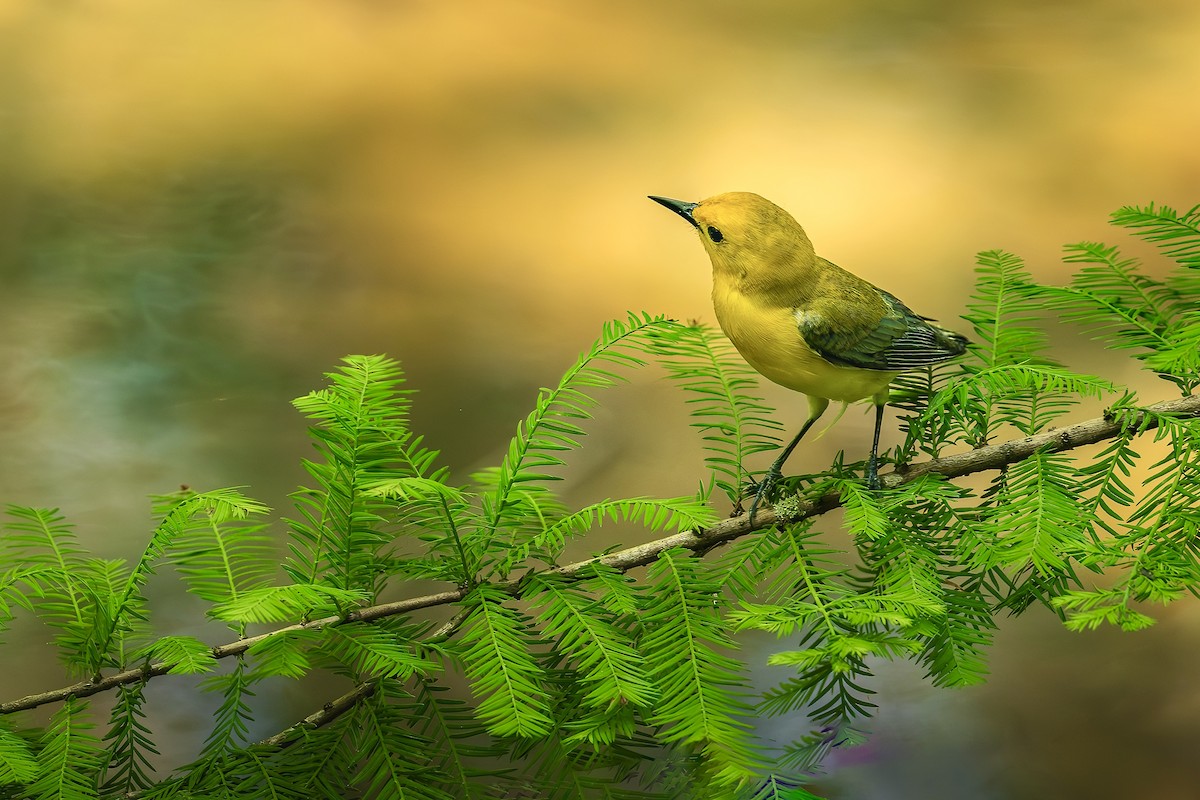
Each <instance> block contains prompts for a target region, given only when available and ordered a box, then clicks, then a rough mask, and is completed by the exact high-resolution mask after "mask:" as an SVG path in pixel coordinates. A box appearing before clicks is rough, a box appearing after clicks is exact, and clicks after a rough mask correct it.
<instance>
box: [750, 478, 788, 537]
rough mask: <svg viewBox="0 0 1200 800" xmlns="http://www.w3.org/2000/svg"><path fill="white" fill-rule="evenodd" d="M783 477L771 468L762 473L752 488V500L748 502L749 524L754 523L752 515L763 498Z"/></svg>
mask: <svg viewBox="0 0 1200 800" xmlns="http://www.w3.org/2000/svg"><path fill="white" fill-rule="evenodd" d="M781 478H783V474H782V473H781V472H780V471H779V470H777V469H772V470H769V471H768V472H767V474H766V475H763V477H762V480H761V481H759V482H758V486H757V487H756V488H755V490H754V502H753V503H751V504H750V524H751V525H753V524H754V515H755V514H756V513H757V512H758V507H759V506H760V505H762V502H763V500H765V499H766V498H767V495H769V494H770V492H771V490H772V489H774V488H775V484H777V483H779V481H780V479H781Z"/></svg>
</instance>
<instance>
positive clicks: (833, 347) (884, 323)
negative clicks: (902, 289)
mask: <svg viewBox="0 0 1200 800" xmlns="http://www.w3.org/2000/svg"><path fill="white" fill-rule="evenodd" d="M877 291H879V295H880V297H881V298H882V299H883V301H884V304H885V305H886V306H887V311H886V312H885V313H884V315H883V318H882V319H880V320H879V321H878V322H876V323H872V324H866V325H862V326H859V327H856V328H853V329H850V330H845V329H842V330H833V328H832V327H831V326H830V324H829V322H828V320H826V319H825V318H824V317H822V316H821V315H820V314H817V313H813V312H811V311H801V310H796V312H795V318H796V325H797V327H798V328H799V331H800V335H801V336H803V337H804V341H806V342H807V343H808V345H809V347H811V348H812V349H813V350H815V351H817V352H818V353H819V354H820V355H821V356H822V357H823V358H825V359H826V360H827V361H830V362H831V363H834V364H838V365H840V366H844V367H858V368H859V369H874V370H880V371H884V372H892V371H896V372H899V371H904V370H908V369H917V368H919V367H927V366H929V365H931V364H937V363H939V362H942V361H946V360H947V359H951V358H954V357H955V356H959V355H962V354H963V353H964V352H966V349H967V338H966V337H965V336H963V335H961V334H958V333H954V332H953V331H948V330H946V329H945V328H940V327H938V326H936V325H931V324H930V322H931V320H929V319H928V318H926V317H922V316H919V315H918V314H914V313H913V312H912V310H911V309H910V308H909V307H908V306H906V305H904V303H902V302H901V301H900V300H899V299H897V298H896V297H895V296H893V295H891V294H889V293H887V292H885V291H883V290H881V289H880V290H877Z"/></svg>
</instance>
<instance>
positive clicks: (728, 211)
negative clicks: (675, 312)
mask: <svg viewBox="0 0 1200 800" xmlns="http://www.w3.org/2000/svg"><path fill="white" fill-rule="evenodd" d="M650 199H651V200H653V201H654V202H656V203H659V204H661V205H664V206H666V207H667V208H669V209H671V210H672V211H674V212H675V213H676V214H678V215H679V216H681V217H683V218H684V219H686V220H687V221H688V222H690V223H691V224H692V225H693V226H695V228H696V230H697V232H698V233H699V234H700V241H701V243H702V244H703V245H704V249H705V250H706V251H708V257H709V259H711V260H712V264H713V270H714V272H715V273H717V274H724V275H727V276H729V277H732V278H734V279H736V280H739V281H741V280H747V281H750V282H752V283H761V284H770V283H775V282H776V281H779V280H795V275H796V271H797V270H806V269H808V268H809V267H810V266H811V265H812V264H813V263H814V262H815V259H816V254H815V253H814V252H813V246H812V242H810V241H809V240H808V236H807V235H806V234H805V233H804V229H803V228H801V227H800V223H798V222H796V220H795V219H794V218H793V217H792V215H791V214H789V213H788V212H786V211H784V210H783V209H782V208H780V207H779V206H777V205H775V204H774V203H772V202H771V201H770V200H767V199H766V198H765V197H761V196H759V195H757V194H754V193H752V192H726V193H725V194H718V195H715V196H713V197H710V198H708V199H707V200H701V201H700V202H699V203H687V202H684V201H682V200H672V199H670V198H667V197H655V196H653V195H651V196H650Z"/></svg>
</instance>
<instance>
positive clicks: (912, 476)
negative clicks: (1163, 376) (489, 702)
mask: <svg viewBox="0 0 1200 800" xmlns="http://www.w3.org/2000/svg"><path fill="white" fill-rule="evenodd" d="M1147 409H1148V410H1149V411H1151V412H1153V415H1152V416H1150V417H1149V418H1148V419H1143V417H1144V416H1145V415H1143V414H1140V413H1137V412H1132V411H1131V412H1130V414H1129V415H1128V416H1127V417H1125V418H1124V419H1123V420H1119V419H1116V418H1113V417H1108V416H1105V417H1098V418H1096V419H1091V420H1087V421H1086V422H1080V423H1078V424H1075V425H1070V426H1068V427H1065V428H1056V429H1053V430H1049V431H1047V432H1045V433H1040V434H1037V435H1036V436H1029V437H1026V438H1024V439H1014V440H1012V441H1008V442H1002V443H1000V444H996V445H992V446H990V447H982V448H980V449H978V450H971V451H969V452H966V453H959V454H957V455H952V456H946V457H945V458H939V459H936V460H933V461H924V462H921V463H919V464H913V465H909V466H907V467H905V468H903V469H901V470H898V471H896V472H893V473H890V474H887V475H884V476H882V481H883V484H884V486H885V487H887V488H895V487H897V486H901V485H903V484H905V483H908V482H910V481H913V480H916V479H917V478H919V477H921V476H922V475H927V474H929V473H938V474H940V475H945V476H946V477H947V478H957V477H961V476H963V475H968V474H971V473H974V472H983V471H985V470H992V469H999V468H1000V467H1003V466H1006V465H1009V464H1014V463H1016V462H1018V461H1022V460H1024V459H1026V458H1028V457H1029V456H1031V455H1033V454H1034V453H1036V452H1038V451H1043V452H1061V451H1064V450H1072V449H1074V448H1077V447H1083V446H1084V445H1089V444H1095V443H1096V442H1100V441H1103V440H1105V439H1111V438H1113V437H1115V436H1117V435H1118V434H1120V433H1121V432H1122V431H1126V430H1139V429H1142V426H1143V425H1144V430H1152V429H1154V428H1156V427H1157V426H1158V416H1175V417H1200V395H1191V396H1188V397H1183V398H1180V399H1177V400H1167V401H1165V402H1162V403H1156V404H1155V405H1152V406H1148V407H1147ZM839 505H841V498H839V497H838V496H837V494H836V493H833V494H827V495H825V496H824V497H820V498H818V499H816V500H812V501H807V500H806V501H800V502H799V503H798V504H797V505H795V506H794V507H793V509H792V510H789V513H788V514H787V516H786V517H782V518H781V517H780V516H779V515H778V514H777V513H776V512H775V511H774V510H773V509H762V510H760V511H759V512H758V514H757V515H756V516H755V519H754V525H751V524H750V521H749V519H748V518H747V516H746V515H742V516H740V517H734V518H733V519H727V520H724V521H722V522H719V523H717V524H716V525H713V526H712V527H710V528H707V529H705V530H698V531H684V532H682V533H676V534H673V535H671V536H665V537H663V538H661V539H655V540H654V541H651V542H646V543H644V544H640V545H636V546H634V547H629V548H626V549H624V550H618V551H617V552H615V553H609V554H607V555H603V556H597V557H595V558H589V559H585V560H583V561H577V562H575V563H574V564H567V565H565V566H561V567H554V568H552V569H549V570H546V572H547V573H549V574H557V575H561V576H564V577H576V576H579V575H580V574H581V573H583V572H585V571H586V570H587V568H588V567H589V566H591V565H592V564H595V563H597V562H598V563H601V564H604V565H606V566H609V567H612V568H613V569H616V570H620V571H622V572H624V571H628V570H631V569H634V568H635V567H640V566H645V565H646V564H649V563H651V562H652V561H654V560H655V559H657V558H658V556H659V554H660V553H662V552H663V551H665V550H669V549H671V548H675V547H682V548H685V549H688V550H693V551H699V552H705V551H707V550H709V549H711V548H713V547H714V546H716V545H719V544H723V543H725V542H729V541H732V540H734V539H737V538H739V537H741V536H745V535H746V534H748V533H750V532H752V531H755V530H759V529H761V528H769V527H771V526H772V525H776V524H778V523H780V522H796V521H799V520H802V519H806V518H809V517H815V516H818V515H820V514H823V513H825V512H826V511H829V510H830V509H833V508H837V507H838V506H839ZM522 583H523V581H522V580H509V581H502V582H497V583H495V584H494V587H495V588H497V589H499V590H500V591H504V592H509V593H512V594H515V593H516V592H517V591H518V589H519V588H520V586H521V585H522ZM466 594H467V592H466V590H463V589H451V590H449V591H445V592H438V593H436V594H428V595H423V596H420V597H412V598H409V599H407V600H398V601H395V602H392V603H383V604H381V605H377V606H369V607H366V608H360V609H357V610H355V611H351V612H349V613H347V614H345V615H342V616H329V617H324V618H322V619H317V620H311V621H309V622H303V623H298V624H295V625H288V626H286V627H283V628H278V629H276V630H273V631H269V632H267V633H263V634H260V635H258V636H253V637H250V638H248V639H239V640H238V641H236V642H230V643H228V644H223V645H218V646H216V647H214V648H213V649H212V654H213V657H214V658H228V657H230V656H237V655H241V654H242V653H245V652H246V650H248V649H249V648H250V647H251V646H252V645H254V644H256V643H258V642H261V641H263V640H265V639H269V638H271V637H273V636H279V635H281V634H284V633H288V632H290V631H298V630H307V629H319V628H323V627H325V626H327V625H344V624H346V623H349V622H370V621H372V620H377V619H382V618H384V617H391V616H395V615H397V614H405V613H409V612H412V611H417V610H420V609H423V608H431V607H433V606H441V605H447V604H449V603H456V602H458V601H460V600H462V599H463V597H465V596H466ZM451 623H453V620H451ZM448 624H450V623H448ZM443 627H445V626H443ZM453 627H454V626H453V625H451V628H450V629H448V630H452V628H453ZM169 670H170V665H169V664H167V663H165V662H161V661H160V662H156V663H153V664H149V665H146V666H143V667H139V668H137V669H130V670H125V671H124V672H118V673H115V674H113V675H109V676H106V677H103V678H101V679H99V680H96V681H83V682H81V683H76V684H73V685H71V686H64V687H62V688H59V689H53V690H51V691H48V692H40V693H38V694H31V695H27V696H26V697H22V698H20V699H18V700H12V701H10V702H7V703H0V714H11V713H14V712H16V711H25V710H28V709H31V708H36V707H38V706H41V705H45V704H47V703H54V702H61V701H63V700H66V699H67V698H68V697H72V696H74V697H88V696H90V695H94V694H98V693H100V692H105V691H108V690H109V689H114V688H116V687H117V686H122V685H124V684H128V683H136V682H138V681H145V680H149V679H150V678H154V677H157V676H159V675H165V674H166V673H167V672H168V671H169ZM360 699H361V698H360ZM335 702H336V701H335ZM318 713H320V712H318Z"/></svg>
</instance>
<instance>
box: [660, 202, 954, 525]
mask: <svg viewBox="0 0 1200 800" xmlns="http://www.w3.org/2000/svg"><path fill="white" fill-rule="evenodd" d="M649 198H650V199H651V200H653V201H654V202H656V203H659V204H660V205H663V206H666V207H667V208H669V209H670V210H671V211H674V212H675V213H676V214H678V215H679V216H681V217H683V218H684V219H685V220H687V221H688V222H689V223H691V225H692V226H693V227H694V228H695V229H696V231H697V233H698V234H699V236H700V242H701V244H703V245H704V249H705V251H706V252H707V253H708V257H709V260H710V261H711V262H712V269H713V290H712V299H713V310H714V311H716V315H717V322H718V324H720V326H721V330H722V331H724V332H725V335H726V336H727V337H729V340H730V341H731V342H733V345H734V347H736V348H737V350H738V352H739V353H740V354H741V355H742V357H743V358H744V359H745V360H746V362H747V363H749V364H750V366H751V367H753V368H754V369H755V370H757V371H758V372H759V373H760V374H762V375H763V376H764V377H766V378H767V379H769V380H771V381H773V382H775V383H777V384H779V385H781V386H785V387H787V388H788V389H792V390H794V391H797V392H800V393H802V394H804V395H806V396H807V398H808V418H807V419H806V420H805V422H804V425H803V426H802V427H801V428H800V432H799V433H797V434H796V436H795V438H794V439H792V440H791V442H790V443H789V444H788V445H787V446H786V447H785V448H783V450H782V451H781V452H780V454H779V456H778V457H777V458H776V459H775V461H774V462H773V463H772V464H771V467H770V468H769V469H768V470H767V472H766V474H765V475H764V476H763V478H762V480H760V481H759V482H758V485H757V489H756V491H755V495H754V501H753V503H752V505H751V506H750V520H749V521H750V524H751V525H753V524H754V515H755V512H756V511H757V510H758V507H759V505H760V504H761V503H762V502H763V500H764V499H765V498H767V497H768V495H769V493H770V492H771V490H772V489H773V487H774V486H775V484H776V483H778V481H779V480H781V478H782V470H783V464H784V462H785V461H787V458H788V456H790V455H791V454H792V451H793V450H794V449H795V448H796V445H797V444H799V443H800V440H801V439H803V438H804V435H805V434H806V433H808V431H809V429H810V428H812V426H813V423H815V422H816V421H817V420H818V419H820V417H821V415H822V414H824V413H825V410H826V409H827V408H828V407H829V403H830V401H839V402H841V403H843V407H842V411H843V412H844V411H845V409H846V406H847V405H848V404H849V403H852V402H855V401H858V400H865V399H868V398H869V399H870V400H871V401H872V402H873V403H874V404H875V434H874V438H873V440H872V442H871V456H870V459H869V460H868V462H867V470H866V479H867V485H868V486H869V487H871V488H872V489H875V490H878V489H879V488H880V487H881V483H880V480H879V467H878V462H879V432H880V428H881V426H882V425H883V409H884V406H885V405H886V404H887V400H888V386H889V385H890V384H891V382H892V380H893V379H894V378H895V377H896V376H897V375H899V374H900V373H901V372H904V371H906V370H911V369H918V368H922V367H927V366H930V365H933V364H937V363H940V362H942V361H947V360H949V359H952V358H954V357H956V356H960V355H962V354H963V353H965V352H966V349H967V345H968V344H969V341H968V340H967V337H965V336H963V335H962V334H960V333H956V332H954V331H952V330H948V329H946V328H943V327H940V326H939V325H936V324H935V321H934V320H933V319H931V318H929V317H922V316H920V315H918V314H916V313H914V312H913V311H912V310H911V309H910V308H909V307H908V306H906V305H905V304H904V303H903V302H901V301H900V300H899V299H898V298H897V297H896V296H895V295H893V294H890V293H888V292H885V291H884V290H883V289H880V288H878V287H877V286H875V285H873V284H871V283H869V282H868V281H866V280H863V279H862V278H860V277H858V276H857V275H854V274H852V273H850V272H847V271H846V270H844V269H842V268H841V267H839V266H837V265H836V264H834V263H832V262H831V261H828V260H826V259H824V258H821V257H820V256H818V255H817V253H816V251H815V250H814V249H813V245H812V242H811V241H810V240H809V238H808V235H807V234H806V233H805V232H804V228H802V227H800V223H798V222H797V221H796V220H795V218H794V217H793V216H792V215H791V214H789V213H788V212H787V211H785V210H784V209H782V208H780V207H779V206H777V205H775V204H774V203H772V202H771V201H770V200H767V199H766V198H764V197H762V196H760V195H757V194H754V193H753V192H726V193H724V194H718V195H715V196H713V197H710V198H708V199H707V200H701V201H700V202H698V203H691V202H685V201H683V200H673V199H671V198H669V197H658V196H655V195H649ZM839 417H840V415H839ZM836 421H837V420H836V419H835V420H834V422H836ZM740 505H741V504H740V503H739V504H738V507H739V508H740ZM735 513H736V511H735Z"/></svg>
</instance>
